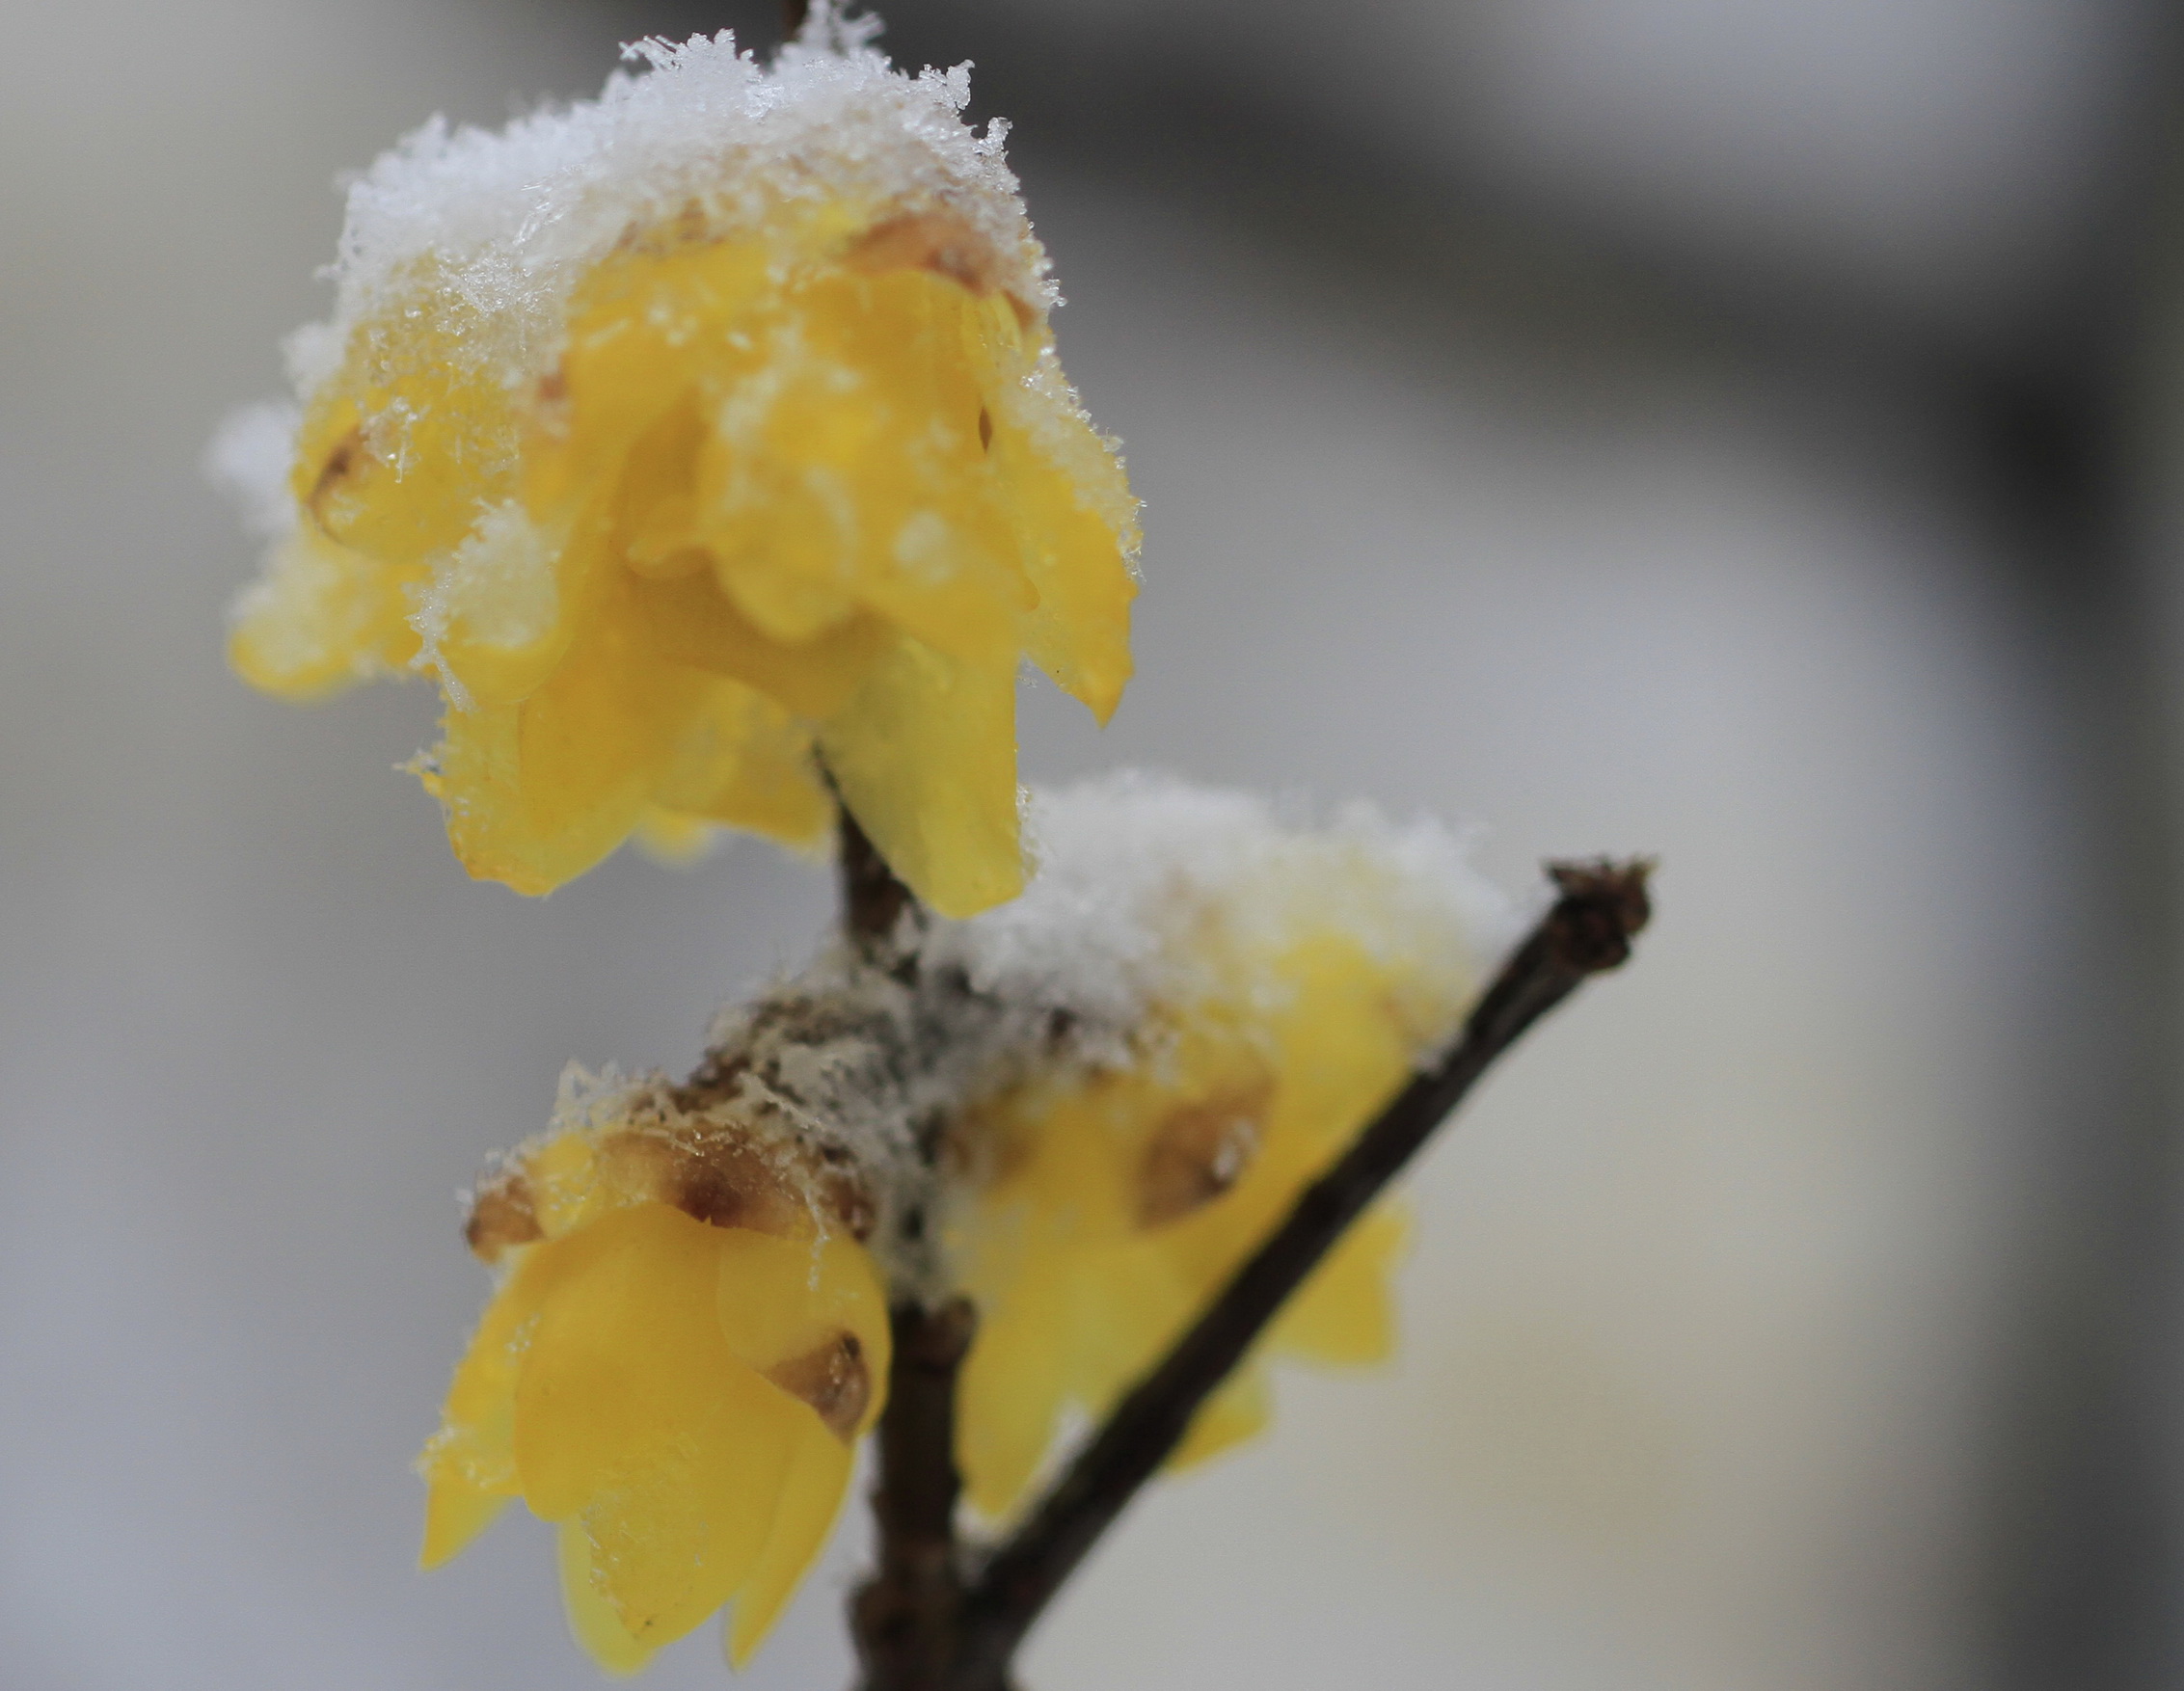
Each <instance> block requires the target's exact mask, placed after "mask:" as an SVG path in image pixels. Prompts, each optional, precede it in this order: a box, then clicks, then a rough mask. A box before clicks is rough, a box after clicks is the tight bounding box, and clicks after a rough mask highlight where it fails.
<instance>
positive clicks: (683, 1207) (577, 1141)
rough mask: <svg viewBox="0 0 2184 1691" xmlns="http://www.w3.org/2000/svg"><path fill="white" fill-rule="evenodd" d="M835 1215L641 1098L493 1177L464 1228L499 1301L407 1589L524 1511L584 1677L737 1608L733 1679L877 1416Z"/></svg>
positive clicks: (818, 1539) (802, 1566) (791, 1585)
mask: <svg viewBox="0 0 2184 1691" xmlns="http://www.w3.org/2000/svg"><path fill="white" fill-rule="evenodd" d="M846 1208H849V1209H853V1206H850V1205H845V1203H844V1202H843V1201H841V1200H840V1198H839V1197H838V1196H837V1195H833V1194H829V1193H828V1189H827V1187H826V1185H825V1183H824V1180H823V1179H822V1177H821V1176H820V1175H819V1174H817V1173H815V1172H814V1171H812V1170H810V1169H808V1168H803V1167H801V1166H800V1164H799V1162H798V1159H797V1158H796V1156H795V1154H794V1153H793V1152H791V1151H787V1150H783V1149H780V1148H774V1147H768V1146H767V1145H764V1144H761V1143H758V1142H756V1141H752V1140H750V1139H748V1138H747V1137H745V1136H743V1135H741V1134H739V1133H738V1132H736V1131H735V1130H734V1129H733V1128H732V1127H724V1126H721V1125H720V1124H717V1123H713V1124H708V1123H706V1122H704V1121H702V1120H700V1119H697V1118H690V1117H685V1116H682V1115H681V1114H678V1113H676V1112H675V1111H674V1110H672V1109H671V1108H668V1107H664V1106H661V1105H658V1104H657V1103H655V1104H652V1105H650V1106H649V1107H648V1106H647V1104H646V1102H645V1101H644V1099H643V1097H642V1095H641V1094H640V1095H639V1097H638V1099H637V1102H636V1103H635V1105H634V1107H630V1108H624V1109H621V1110H619V1111H618V1112H616V1114H615V1117H614V1119H612V1120H610V1121H608V1122H607V1123H606V1124H604V1125H601V1126H596V1127H584V1128H580V1129H577V1130H574V1131H567V1132H563V1133H561V1134H559V1135H557V1136H554V1137H552V1138H549V1139H546V1140H544V1141H539V1142H537V1143H535V1144H533V1145H532V1146H530V1147H529V1148H528V1149H527V1150H526V1152H525V1153H524V1154H523V1155H522V1156H521V1157H520V1158H519V1159H517V1160H516V1161H514V1162H513V1163H511V1164H510V1165H508V1166H507V1167H505V1168H502V1169H501V1170H500V1171H499V1173H498V1174H497V1175H496V1177H495V1178H494V1179H493V1180H492V1181H491V1182H489V1183H488V1184H487V1185H486V1187H485V1188H484V1189H483V1190H482V1191H481V1192H480V1193H479V1194H478V1196H477V1199H476V1201H475V1204H474V1206H473V1209H472V1219H471V1240H472V1247H473V1248H475V1249H476V1250H477V1251H478V1252H479V1254H480V1255H481V1256H484V1257H485V1258H487V1259H488V1260H489V1261H493V1262H496V1263H498V1264H499V1265H500V1266H501V1268H502V1270H503V1278H502V1280H501V1282H500V1286H499V1290H498V1291H497V1292H496V1293H495V1295H494V1298H493V1301H492V1302H491V1303H490V1304H489V1305H488V1306H487V1308H486V1312H485V1318H484V1320H483V1321H482V1323H481V1324H480V1325H479V1327H478V1329H477V1332H476V1334H475V1335H474V1336H473V1337H472V1341H471V1345H470V1350H469V1353H468V1354H467V1355H465V1356H464V1358H463V1361H462V1364H461V1366H460V1367H458V1368H457V1369H456V1371H455V1379H454V1383H453V1384H452V1386H451V1387H450V1388H449V1390H448V1394H447V1403H446V1408H445V1411H444V1414H443V1419H442V1427H441V1430H440V1432H439V1433H438V1434H437V1435H436V1436H434V1437H433V1438H432V1440H431V1441H430V1443H428V1444H427V1445H426V1447H425V1450H424V1454H423V1456H422V1457H421V1458H420V1459H419V1461H418V1467H419V1470H420V1472H422V1473H423V1475H424V1477H425V1479H426V1481H427V1483H428V1485H429V1487H430V1491H429V1498H428V1502H427V1506H426V1524H425V1537H424V1550H423V1558H422V1560H423V1563H424V1566H426V1567H427V1568H431V1567H436V1566H438V1565H439V1564H440V1563H442V1562H445V1560H447V1558H449V1557H450V1556H453V1555H454V1554H455V1553H456V1552H457V1551H459V1550H461V1549H462V1548H463V1546H464V1545H465V1544H467V1543H469V1542H470V1541H471V1540H472V1538H473V1537H474V1536H475V1535H476V1534H477V1533H478V1532H479V1531H480V1530H481V1529H482V1528H484V1527H485V1526H486V1524H487V1523H488V1522H490V1521H491V1520H492V1519H493V1517H495V1515H497V1514H498V1513H499V1510H500V1509H501V1507H502V1506H503V1505H504V1504H505V1503H506V1502H507V1501H508V1499H510V1498H511V1497H517V1496H520V1497H522V1498H523V1499H524V1500H525V1501H526V1503H527V1504H528V1505H529V1506H530V1509H531V1512H532V1513H533V1514H534V1515H536V1516H538V1517H541V1518H542V1519H545V1520H550V1521H554V1522H557V1523H558V1524H559V1527H560V1566H561V1579H562V1589H563V1595H564V1597H565V1598H566V1601H567V1605H568V1611H569V1622H570V1626H571V1629H572V1630H573V1631H574V1632H575V1633H576V1635H577V1638H578V1640H579V1641H580V1643H581V1644H582V1645H583V1646H584V1647H585V1648H586V1649H587V1650H589V1651H591V1653H592V1654H593V1656H595V1657H596V1658H597V1659H598V1660H599V1662H600V1663H601V1664H602V1665H603V1666H605V1667H607V1669H609V1670H611V1671H614V1672H623V1673H627V1672H634V1670H635V1669H637V1668H639V1667H641V1666H642V1665H643V1664H644V1662H645V1660H646V1658H647V1657H648V1656H650V1655H651V1653H652V1652H653V1651H655V1650H657V1649H658V1648H659V1647H660V1646H661V1645H663V1644H666V1643H668V1642H669V1641H671V1640H673V1639H675V1638H678V1637H681V1636H682V1635H683V1634H684V1633H686V1632H688V1631H689V1630H690V1629H691V1628H692V1627H694V1626H696V1625H698V1624H700V1623H702V1622H703V1621H704V1620H705V1619H706V1618H707V1617H708V1616H710V1615H712V1614H713V1613H714V1612H715V1611H716V1610H718V1609H719V1608H720V1607H721V1606H722V1605H723V1604H724V1603H728V1602H731V1601H733V1603H734V1604H735V1616H734V1620H733V1622H732V1624H731V1625H730V1628H729V1633H728V1649H729V1654H730V1657H731V1659H732V1660H733V1661H735V1662H736V1663H737V1664H738V1665H741V1663H742V1662H743V1661H745V1660H747V1659H748V1658H749V1656H750V1654H751V1652H752V1651H754V1650H756V1649H757V1647H758V1645H759V1643H760V1641H761V1640H762V1639H763V1638H764V1637H765V1635H766V1633H767V1631H768V1628H769V1627H770V1626H771V1625H772V1624H773V1622H774V1620H775V1618H776V1617H777V1616H778V1615H779V1613H780V1611H781V1609H782V1607H783V1605H784V1604H785V1603H786V1602H787V1601H788V1598H789V1597H790V1596H791V1595H792V1593H793V1592H794V1591H795V1586H796V1583H797V1581H798V1580H799V1579H800V1578H801V1577H802V1575H803V1573H804V1570H806V1569H807V1568H808V1567H809V1566H810V1564H811V1562H812V1560H813V1558H814V1557H816V1556H817V1554H818V1553H819V1550H820V1548H821V1546H822V1543H823V1542H824V1540H825V1537H826V1533H827V1530H828V1528H829V1526H830V1525H831V1524H832V1522H833V1519H834V1516H835V1512H836V1510H837V1508H838V1506H839V1505H840V1503H841V1500H842V1495H843V1491H844V1490H845V1488H846V1487H847V1486H848V1484H849V1468H850V1461H851V1454H852V1451H853V1449H854V1445H855V1442H856V1439H857V1438H858V1436H860V1435H861V1434H862V1433H864V1432H865V1430H866V1429H868V1428H869V1427H870V1426H871V1425H872V1424H873V1422H874V1421H875V1420H876V1418H877V1416H878V1414H879V1411H880V1409H881V1408H882V1405H883V1400H884V1396H885V1389H886V1381H887V1364H888V1329H887V1315H886V1300H885V1296H884V1294H883V1293H882V1291H881V1289H880V1285H879V1280H878V1276H877V1275H876V1271H875V1269H874V1267H873V1264H872V1261H871V1259H870V1258H869V1257H868V1256H867V1254H866V1253H865V1251H864V1249H863V1248H862V1247H861V1246H859V1245H858V1244H857V1243H856V1241H855V1239H854V1237H853V1236H852V1235H851V1233H850V1232H849V1230H848V1227H847V1225H846V1220H847V1219H853V1218H846V1217H845V1215H844V1214H842V1213H841V1212H842V1211H844V1210H845V1209H846Z"/></svg>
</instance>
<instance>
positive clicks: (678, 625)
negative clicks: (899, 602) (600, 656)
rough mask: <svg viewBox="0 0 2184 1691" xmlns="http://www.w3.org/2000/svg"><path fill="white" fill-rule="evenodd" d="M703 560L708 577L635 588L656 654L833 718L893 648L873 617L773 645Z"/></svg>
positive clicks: (801, 711)
mask: <svg viewBox="0 0 2184 1691" xmlns="http://www.w3.org/2000/svg"><path fill="white" fill-rule="evenodd" d="M700 562H701V565H703V567H704V568H705V571H706V573H705V574H703V575H697V574H688V573H686V574H684V575H681V576H677V577H669V578H663V579H655V580H647V581H641V582H639V583H638V584H637V585H636V586H635V588H634V590H633V599H634V604H635V605H636V607H637V610H638V613H639V614H640V615H641V616H642V617H643V618H644V620H645V631H646V634H647V636H648V637H649V638H650V640H651V641H652V644H653V646H654V649H655V650H657V651H658V652H659V653H660V654H661V657H662V658H666V659H667V660H669V661H671V662H675V663H687V664H690V665H692V666H693V667H695V668H698V669H703V670H707V671H709V672H711V673H712V674H715V675H722V676H728V677H731V678H733V679H734V680H737V681H740V682H741V683H743V684H745V685H747V686H751V687H755V688H757V689H758V690H759V691H760V692H762V693H765V694H766V695H767V696H768V698H770V699H773V700H774V701H775V702H777V703H778V704H780V705H781V706H782V707H783V708H785V709H786V710H788V711H792V712H794V713H795V715H798V716H804V717H809V718H813V719H815V720H816V719H818V718H820V717H824V716H831V715H833V714H834V713H835V712H836V711H839V710H841V709H842V707H843V706H845V705H847V704H848V703H849V701H850V699H852V698H854V697H855V696H856V691H857V689H858V688H859V687H860V686H862V685H863V684H864V681H865V677H866V676H867V675H868V674H870V673H871V671H872V668H873V665H874V664H875V663H876V662H877V661H878V659H879V658H881V657H883V656H884V655H885V654H886V652H887V650H888V648H889V647H890V646H891V645H892V644H893V641H894V635H893V634H892V633H891V632H890V631H889V630H888V628H887V626H886V624H884V623H882V622H881V621H879V619H878V618H876V617H874V616H869V615H858V616H854V617H851V618H850V619H849V621H848V622H845V623H843V624H842V625H841V626H840V627H839V628H835V629H832V630H829V631H827V632H826V633H823V634H821V635H819V636H818V637H817V638H815V639H811V640H807V641H805V642H804V643H802V644H801V645H789V644H784V643H783V642H781V641H779V640H775V639H771V638H769V637H768V635H766V634H764V633H761V632H760V631H759V630H758V629H756V628H755V627H753V626H752V624H751V622H750V620H749V619H748V618H746V617H745V616H744V615H743V614H742V613H741V611H739V610H737V609H736V608H735V606H734V605H732V604H729V603H728V601H727V600H726V599H724V598H723V597H722V596H721V593H720V590H719V588H718V587H717V586H716V585H715V582H714V579H713V576H712V572H711V566H710V564H709V563H706V562H705V560H704V558H703V557H701V560H700Z"/></svg>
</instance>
